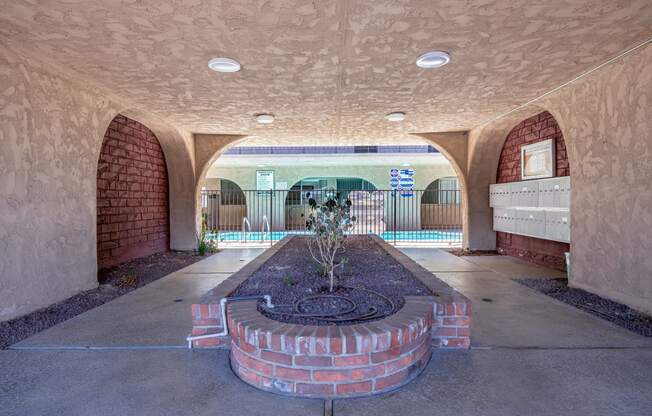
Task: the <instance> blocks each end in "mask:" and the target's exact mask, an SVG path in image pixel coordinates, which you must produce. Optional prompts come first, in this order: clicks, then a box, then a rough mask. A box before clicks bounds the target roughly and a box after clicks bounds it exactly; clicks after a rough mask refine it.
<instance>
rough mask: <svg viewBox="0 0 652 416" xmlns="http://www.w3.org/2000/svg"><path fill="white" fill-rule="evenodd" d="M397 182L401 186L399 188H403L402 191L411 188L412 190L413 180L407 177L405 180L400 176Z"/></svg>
mask: <svg viewBox="0 0 652 416" xmlns="http://www.w3.org/2000/svg"><path fill="white" fill-rule="evenodd" d="M399 182H400V184H401V188H403V189H408V188H409V189H412V188H414V179H413V178H411V177H409V176H408V177H407V178H405V177H402V176H401V179H400V181H399Z"/></svg>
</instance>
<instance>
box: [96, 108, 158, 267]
mask: <svg viewBox="0 0 652 416" xmlns="http://www.w3.org/2000/svg"><path fill="white" fill-rule="evenodd" d="M168 193H169V191H168V174H167V168H166V164H165V155H164V154H163V150H162V149H161V145H160V144H159V142H158V139H157V138H156V136H155V135H154V133H152V131H151V130H149V129H148V128H147V127H145V126H144V125H143V124H141V123H139V122H137V121H135V120H131V119H129V118H127V117H125V116H122V115H118V116H116V117H115V118H114V119H113V121H112V122H111V124H110V125H109V128H108V129H107V130H106V133H105V135H104V141H103V143H102V150H101V152H100V158H99V163H98V168H97V262H98V267H100V268H102V267H110V266H113V265H116V264H120V263H123V262H125V261H128V260H131V259H134V258H138V257H143V256H147V255H150V254H154V253H158V252H162V251H167V250H168V249H169V246H170V243H169V241H170V227H169V212H170V210H169V197H168Z"/></svg>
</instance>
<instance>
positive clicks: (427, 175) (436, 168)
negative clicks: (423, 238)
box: [208, 156, 455, 189]
mask: <svg viewBox="0 0 652 416" xmlns="http://www.w3.org/2000/svg"><path fill="white" fill-rule="evenodd" d="M407 158H409V156H407V157H406V159H407ZM393 167H397V166H393V165H383V164H379V165H372V166H369V165H360V166H355V165H350V166H336V167H332V166H319V165H315V166H275V165H274V164H273V161H272V160H270V163H269V165H267V166H265V167H256V166H242V167H221V166H220V164H219V159H218V160H217V162H216V164H214V165H213V166H212V167H211V168H210V169H209V170H208V177H209V178H211V177H212V178H223V179H229V180H231V181H233V182H235V183H237V184H238V185H239V186H240V188H242V189H256V170H273V171H274V181H275V182H276V183H278V182H285V183H287V186H288V187H291V186H292V185H294V184H295V183H297V182H298V181H300V180H301V179H304V178H320V177H324V178H327V177H331V178H335V177H339V178H347V177H349V178H362V179H365V180H367V181H369V182H371V183H372V184H374V186H375V187H376V188H377V189H389V170H390V169H391V168H393ZM398 167H399V168H400V166H398ZM411 168H412V169H414V188H415V189H425V188H426V187H427V186H428V185H429V184H430V183H431V182H433V181H434V180H436V179H438V178H442V177H446V176H455V170H454V169H453V168H452V166H450V165H449V164H448V163H446V162H444V163H440V164H433V165H412V166H411Z"/></svg>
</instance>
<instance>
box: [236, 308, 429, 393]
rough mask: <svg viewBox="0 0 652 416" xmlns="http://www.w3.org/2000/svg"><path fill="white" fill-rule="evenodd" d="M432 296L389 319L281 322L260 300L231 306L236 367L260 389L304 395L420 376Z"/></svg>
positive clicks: (377, 389) (386, 385) (390, 385)
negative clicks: (260, 308) (346, 322)
mask: <svg viewBox="0 0 652 416" xmlns="http://www.w3.org/2000/svg"><path fill="white" fill-rule="evenodd" d="M432 314H433V298H432V297H425V296H423V297H421V296H408V297H406V298H405V305H404V306H403V308H402V309H401V310H400V311H398V312H397V313H395V314H394V315H391V316H389V317H387V318H384V319H382V320H380V321H374V322H369V323H364V324H357V325H341V326H336V325H331V326H308V325H294V324H285V323H282V322H277V321H274V320H271V319H269V318H266V317H264V316H263V315H262V314H260V312H258V310H257V309H256V301H244V302H234V303H231V304H229V305H228V306H227V317H228V318H227V320H228V327H229V332H230V335H231V367H232V368H233V371H234V372H235V373H236V374H237V375H238V377H240V378H241V379H242V380H243V381H245V382H246V383H248V384H251V385H252V386H254V387H257V388H259V389H262V390H266V391H270V392H274V393H280V394H285V395H291V396H300V397H317V398H346V397H358V396H366V395H371V394H377V393H383V392H387V391H390V390H393V389H396V388H398V387H400V386H402V385H404V384H406V383H409V382H410V381H412V380H413V379H414V378H416V377H417V376H418V375H419V373H420V372H421V371H422V370H423V369H424V368H425V366H426V364H427V363H428V360H429V359H430V355H431V346H432V338H431V328H432V323H433V315H432Z"/></svg>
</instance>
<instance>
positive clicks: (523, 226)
mask: <svg viewBox="0 0 652 416" xmlns="http://www.w3.org/2000/svg"><path fill="white" fill-rule="evenodd" d="M570 193H571V187H570V177H568V176H563V177H556V178H546V179H537V180H531V181H522V182H511V183H502V184H493V185H491V186H490V189H489V204H490V206H491V207H493V208H494V216H493V219H494V230H495V231H502V232H507V233H513V234H521V235H527V236H531V237H536V238H543V239H546V240H554V241H561V242H570Z"/></svg>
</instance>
